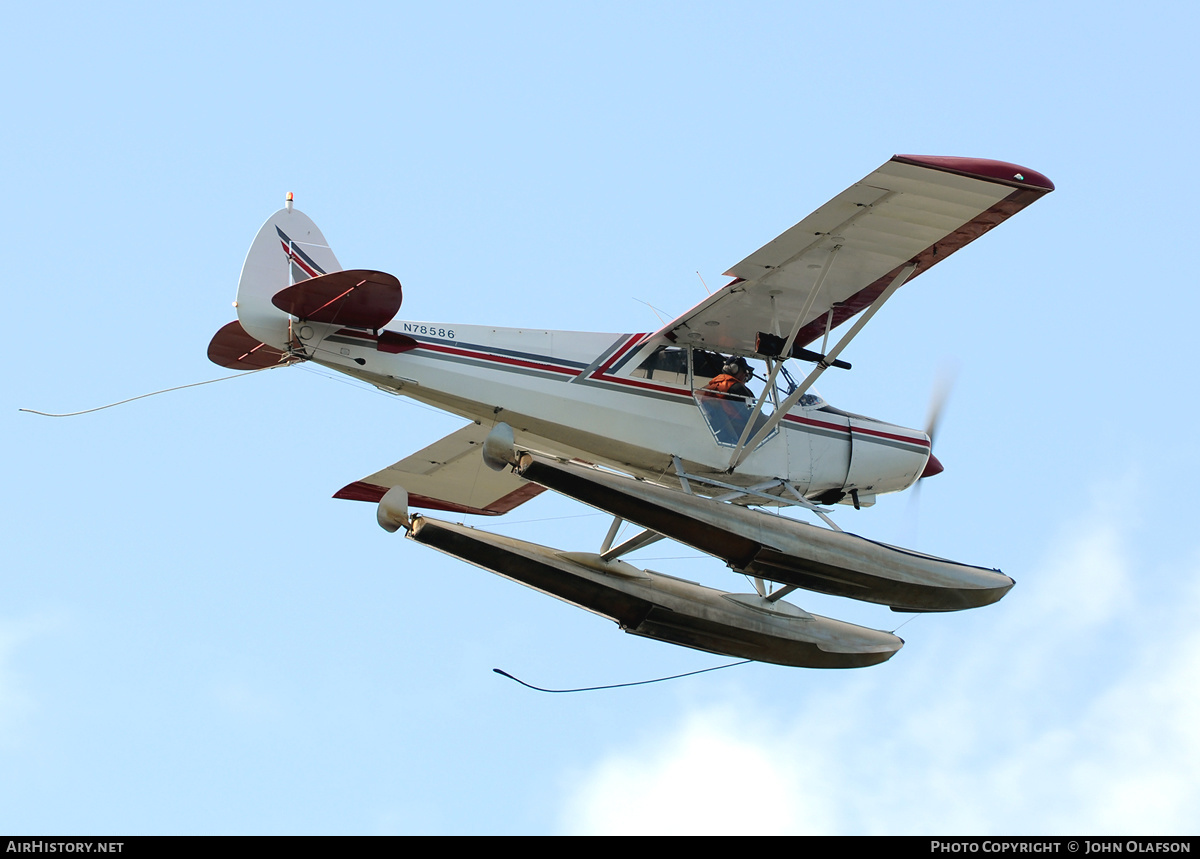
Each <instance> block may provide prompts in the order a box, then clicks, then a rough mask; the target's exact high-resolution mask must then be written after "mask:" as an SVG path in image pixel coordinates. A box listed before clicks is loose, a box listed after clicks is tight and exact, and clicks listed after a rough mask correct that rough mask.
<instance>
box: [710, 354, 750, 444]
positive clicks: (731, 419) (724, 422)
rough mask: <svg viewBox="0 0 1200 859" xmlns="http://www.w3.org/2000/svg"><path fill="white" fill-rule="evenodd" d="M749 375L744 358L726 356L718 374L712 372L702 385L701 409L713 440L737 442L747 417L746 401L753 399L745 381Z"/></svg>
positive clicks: (748, 368)
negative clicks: (707, 381)
mask: <svg viewBox="0 0 1200 859" xmlns="http://www.w3.org/2000/svg"><path fill="white" fill-rule="evenodd" d="M753 375H754V374H753V373H752V372H751V371H750V365H749V363H747V361H746V359H745V358H742V357H736V358H730V359H729V360H728V361H726V362H725V366H724V367H722V368H721V375H719V376H714V377H713V379H712V381H710V382H709V383H708V384H707V385H705V386H704V397H703V401H702V402H703V404H704V405H705V412H706V413H707V414H708V416H709V423H710V424H712V427H713V432H714V434H715V435H716V437H717V441H718V442H721V443H722V444H737V441H738V438H740V437H741V434H742V430H743V429H744V428H745V426H746V421H747V420H748V419H749V417H750V406H749V405H748V403H749V402H751V401H753V399H754V392H753V391H751V390H750V389H749V388H748V387H746V383H747V382H749V381H750V378H751V376H753Z"/></svg>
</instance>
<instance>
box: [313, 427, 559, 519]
mask: <svg viewBox="0 0 1200 859" xmlns="http://www.w3.org/2000/svg"><path fill="white" fill-rule="evenodd" d="M490 429H491V428H490V427H484V426H480V425H479V424H474V423H472V424H467V426H465V427H463V428H462V429H460V430H455V431H454V432H452V433H450V435H448V436H446V437H445V438H442V439H439V440H438V441H435V442H434V443H433V444H431V445H429V447H427V448H424V449H423V450H419V451H417V452H416V453H414V454H413V455H412V456H407V457H405V458H404V459H402V460H400V461H399V462H397V463H396V464H395V465H389V466H388V467H387V468H385V469H383V470H382V471H377V472H375V473H374V474H372V475H369V476H368V477H364V478H363V479H362V480H357V481H355V482H354V483H351V484H349V485H348V486H344V487H342V488H341V489H339V490H338V491H337V492H336V493H334V496H333V497H334V498H345V499H348V500H350V501H371V502H378V501H379V499H381V498H383V496H384V494H385V493H386V492H387V491H388V490H389V489H391V488H392V487H393V486H403V487H404V488H405V489H406V490H407V491H408V503H409V504H412V505H413V506H415V507H425V508H427V509H431V510H449V511H452V512H454V513H474V514H476V515H480V516H499V515H500V514H502V513H507V512H508V511H509V510H512V509H513V508H514V507H517V506H519V505H521V504H524V503H525V502H526V501H528V500H529V499H530V498H533V497H534V496H535V495H538V494H540V493H541V492H543V491H544V490H543V488H542V487H541V486H538V485H537V484H536V483H530V482H529V481H527V480H523V479H522V478H520V477H517V476H516V475H515V474H512V473H511V472H509V471H493V470H492V469H490V468H488V467H487V466H486V465H484V462H483V457H482V456H481V455H480V449H481V446H482V445H483V440H484V439H485V438H486V437H487V434H488V431H489V430H490Z"/></svg>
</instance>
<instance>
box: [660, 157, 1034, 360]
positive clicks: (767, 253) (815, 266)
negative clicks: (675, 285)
mask: <svg viewBox="0 0 1200 859" xmlns="http://www.w3.org/2000/svg"><path fill="white" fill-rule="evenodd" d="M1052 190H1054V185H1053V183H1052V182H1050V180H1049V179H1047V178H1046V177H1045V176H1043V175H1042V174H1041V173H1038V172H1036V171H1034V170H1028V169H1026V168H1024V167H1019V166H1017V165H1016V164H1008V163H1006V162H1003V161H987V160H983V159H978V158H952V157H940V156H923V155H896V156H894V157H893V158H892V159H891V160H890V161H888V162H887V163H885V164H884V165H883V166H882V167H880V168H879V169H878V170H876V171H875V172H874V173H872V174H870V175H869V176H867V177H866V178H865V179H863V180H862V181H861V182H858V183H857V184H855V185H853V186H851V187H850V188H849V189H847V190H846V191H843V192H842V193H841V194H839V195H837V196H836V197H834V198H833V199H832V200H830V201H829V202H828V203H826V204H825V205H824V206H822V207H821V208H819V209H817V211H815V212H813V213H812V214H811V215H809V216H808V217H807V218H805V219H804V220H803V221H801V222H800V223H798V224H796V226H794V227H792V228H791V229H790V230H788V231H787V232H785V233H784V234H783V235H781V236H779V237H778V238H776V239H775V240H774V241H772V242H770V243H768V244H767V245H765V246H763V247H762V248H759V249H758V250H757V251H755V252H754V253H752V254H750V256H748V257H746V258H745V259H744V260H742V261H741V262H739V263H738V264H737V265H735V266H733V268H731V269H730V270H729V271H727V272H726V275H728V276H731V277H734V278H735V280H734V281H733V282H732V283H730V284H728V285H727V286H725V287H724V288H723V289H721V290H720V291H718V292H716V293H714V294H713V295H711V296H710V297H709V298H707V299H705V300H704V301H702V302H701V303H700V304H698V305H696V306H695V307H694V308H692V309H691V310H689V311H688V312H687V313H685V314H683V315H682V316H680V317H679V318H678V319H676V320H674V321H672V322H670V323H668V324H667V325H666V326H665V327H663V328H662V329H661V330H659V331H658V332H656V333H655V334H654V335H651V337H652V339H659V340H663V341H668V342H672V343H673V342H682V343H689V344H693V345H697V346H703V347H705V348H707V349H711V350H714V351H718V352H726V353H730V352H732V353H739V354H754V353H758V352H759V351H760V349H759V346H758V345H757V340H758V335H759V334H760V333H766V334H770V335H773V336H775V337H780V338H783V339H785V340H786V338H787V337H788V336H789V335H790V334H791V333H792V331H793V330H795V329H798V333H797V336H796V338H795V341H794V345H795V346H796V347H800V346H804V345H807V344H809V343H811V342H813V341H814V340H817V339H818V338H820V337H822V335H824V333H825V331H826V330H827V326H829V327H831V328H832V327H836V326H837V325H839V324H840V323H842V322H844V321H846V320H847V319H849V318H850V317H852V316H854V315H855V314H856V313H858V312H860V311H861V310H863V309H865V308H867V307H868V306H869V305H870V304H871V303H872V302H873V301H875V299H876V298H877V297H879V296H880V295H881V294H882V293H883V291H884V290H885V289H886V288H887V287H888V285H889V284H890V283H891V282H892V280H893V279H894V278H896V277H897V276H898V275H899V274H900V273H901V271H902V270H903V269H905V268H906V267H907V266H908V265H909V264H912V263H915V264H916V268H915V270H913V271H912V272H911V274H910V275H908V276H909V277H910V278H911V277H915V276H916V275H918V274H920V273H921V272H923V271H925V270H927V269H928V268H930V267H931V266H933V265H935V264H936V263H938V262H939V261H941V260H942V259H945V258H946V257H947V256H949V255H950V254H952V253H954V252H955V251H956V250H958V249H959V248H961V247H963V246H964V245H966V244H968V243H970V242H972V241H974V240H975V239H977V238H979V236H981V235H983V234H984V233H986V232H987V231H988V230H990V229H992V228H993V227H995V226H996V225H997V224H999V223H1001V222H1002V221H1004V220H1006V219H1007V218H1009V217H1010V216H1012V215H1014V214H1016V213H1017V212H1019V211H1020V210H1021V209H1023V208H1025V207H1026V206H1028V205H1029V204H1030V203H1032V202H1034V201H1035V200H1037V199H1039V198H1040V197H1042V196H1043V195H1044V194H1047V193H1049V192H1050V191H1052ZM814 292H815V293H816V294H815V295H814ZM831 310H832V311H833V312H832V315H830V311H831ZM780 345H781V344H780ZM762 351H763V352H764V353H767V354H772V353H769V352H767V350H765V349H763V350H762Z"/></svg>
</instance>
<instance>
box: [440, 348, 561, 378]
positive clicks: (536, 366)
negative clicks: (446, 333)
mask: <svg viewBox="0 0 1200 859" xmlns="http://www.w3.org/2000/svg"><path fill="white" fill-rule="evenodd" d="M417 343H418V344H419V345H418V347H417V348H418V349H430V350H432V351H434V352H444V353H445V354H447V355H458V356H460V357H463V358H475V359H478V360H480V361H491V362H493V363H496V364H507V365H508V366H510V367H525V368H527V369H530V370H545V371H548V372H551V373H562V374H563V375H565V376H578V375H579V370H577V369H575V368H574V367H559V366H557V365H555V364H541V363H538V362H536V361H525V360H523V359H521V358H509V357H508V356H507V355H494V354H492V353H491V352H473V351H470V350H467V349H460V348H457V347H454V346H443V345H442V344H440V343H428V342H425V341H421V340H418V341H417Z"/></svg>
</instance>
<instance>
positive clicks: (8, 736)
mask: <svg viewBox="0 0 1200 859" xmlns="http://www.w3.org/2000/svg"><path fill="white" fill-rule="evenodd" d="M58 625H59V621H58V620H55V619H52V618H49V617H46V616H43V615H35V616H33V617H28V618H24V619H22V620H0V745H16V744H17V741H18V739H19V734H20V727H21V725H22V724H23V723H24V722H25V720H26V719H28V718H29V717H30V715H31V714H32V713H33V711H34V709H35V702H34V697H33V695H32V694H31V693H30V692H28V691H26V684H25V683H24V682H23V678H22V676H21V673H20V672H19V671H18V670H17V668H16V661H17V660H16V657H17V653H18V651H19V650H20V649H21V648H22V647H23V646H24V645H25V644H27V643H28V642H29V641H30V640H31V639H33V638H36V637H37V636H39V635H41V634H43V633H45V632H47V631H49V630H51V629H53V628H55V627H57V626H58Z"/></svg>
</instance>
